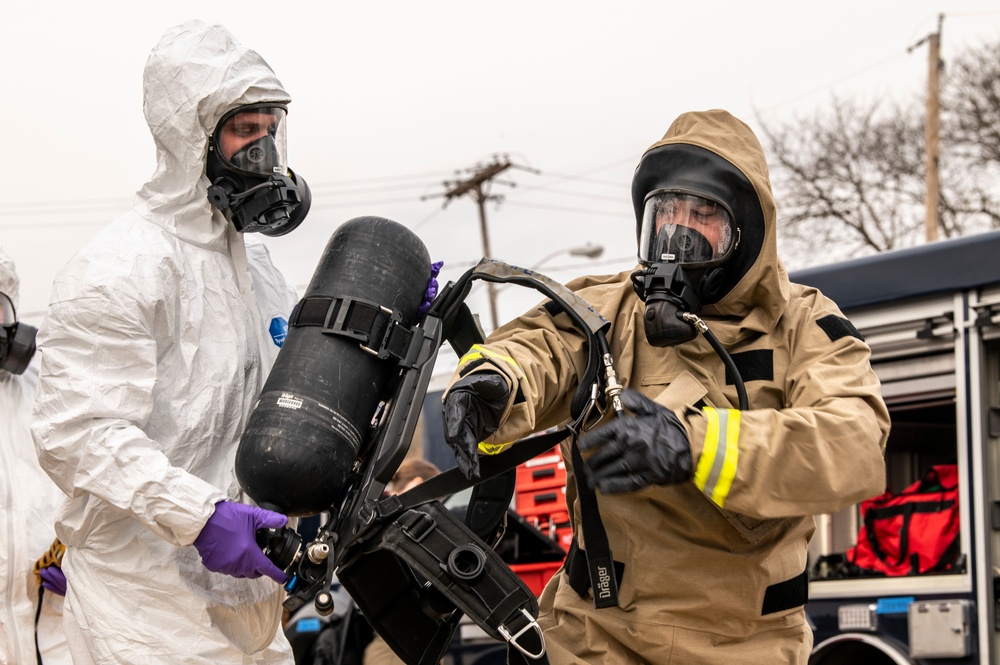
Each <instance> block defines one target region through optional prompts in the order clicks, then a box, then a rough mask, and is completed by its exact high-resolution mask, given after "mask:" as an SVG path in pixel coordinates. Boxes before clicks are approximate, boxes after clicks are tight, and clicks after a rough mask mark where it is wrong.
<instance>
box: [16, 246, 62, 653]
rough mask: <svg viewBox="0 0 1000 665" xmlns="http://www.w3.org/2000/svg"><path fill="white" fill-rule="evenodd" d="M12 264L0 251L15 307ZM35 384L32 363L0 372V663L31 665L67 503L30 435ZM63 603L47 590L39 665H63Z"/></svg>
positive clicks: (35, 361) (35, 364)
mask: <svg viewBox="0 0 1000 665" xmlns="http://www.w3.org/2000/svg"><path fill="white" fill-rule="evenodd" d="M19 286H20V283H19V280H18V277H17V272H15V268H14V262H13V260H11V258H10V257H9V256H8V255H7V254H5V253H4V252H3V250H0V293H6V294H7V296H8V297H9V298H10V299H11V302H13V304H14V307H15V309H16V308H17V306H18V290H19V289H18V287H19ZM37 384H38V356H37V355H36V356H35V357H34V358H33V359H32V361H31V364H30V365H28V368H27V369H26V370H24V373H23V374H12V373H10V372H8V371H6V370H2V369H0V414H2V415H0V589H2V591H0V593H2V594H3V596H2V598H0V664H3V665H8V664H9V665H20V664H21V663H34V662H35V613H36V611H37V609H38V586H39V585H38V579H37V578H36V577H35V574H34V570H33V569H34V565H35V561H36V560H37V559H38V558H39V557H40V556H42V554H44V553H45V552H46V551H48V549H49V547H50V546H51V545H52V541H53V540H54V539H55V537H56V534H55V529H54V523H55V519H56V513H57V512H58V511H59V506H60V505H61V504H62V502H63V500H64V499H65V498H66V497H65V496H64V495H63V493H62V492H60V491H59V488H58V487H56V486H55V485H54V484H53V483H52V481H51V480H50V479H49V477H48V476H46V475H45V472H44V471H42V469H41V467H40V466H38V457H37V456H36V455H35V446H34V444H33V443H32V442H31V433H30V432H29V431H28V424H29V422H30V421H29V418H30V416H31V403H32V401H33V400H34V398H35V387H36V386H37ZM62 607H63V599H62V598H61V597H60V596H58V595H57V594H54V593H50V592H48V591H46V592H45V593H44V594H43V596H42V612H41V614H40V615H39V617H38V647H39V651H40V653H41V655H42V661H43V663H44V664H45V665H69V664H70V663H72V661H71V660H70V658H69V649H68V648H67V646H66V635H65V633H64V632H63V628H62Z"/></svg>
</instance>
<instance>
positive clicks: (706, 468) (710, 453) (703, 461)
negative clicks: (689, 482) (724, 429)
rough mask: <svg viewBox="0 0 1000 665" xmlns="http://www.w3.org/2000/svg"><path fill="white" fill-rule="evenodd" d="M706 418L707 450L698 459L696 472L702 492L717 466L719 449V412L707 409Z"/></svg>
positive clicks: (695, 475) (698, 486) (696, 478)
mask: <svg viewBox="0 0 1000 665" xmlns="http://www.w3.org/2000/svg"><path fill="white" fill-rule="evenodd" d="M704 411H705V418H707V419H708V431H707V432H705V448H704V449H703V450H702V451H701V457H700V458H699V459H698V468H697V469H695V472H694V484H695V486H696V487H697V488H698V489H700V490H701V491H702V492H704V491H705V484H706V483H708V475H709V473H711V471H712V466H713V465H714V464H715V451H716V449H717V448H718V447H719V412H718V411H716V410H715V409H710V408H707V407H706V408H705V409H704Z"/></svg>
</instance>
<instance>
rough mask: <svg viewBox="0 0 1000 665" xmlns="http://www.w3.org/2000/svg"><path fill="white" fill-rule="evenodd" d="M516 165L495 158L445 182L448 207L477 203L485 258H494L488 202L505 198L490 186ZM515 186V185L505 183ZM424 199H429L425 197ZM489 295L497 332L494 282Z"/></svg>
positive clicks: (490, 286) (489, 284)
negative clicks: (466, 200) (467, 200)
mask: <svg viewBox="0 0 1000 665" xmlns="http://www.w3.org/2000/svg"><path fill="white" fill-rule="evenodd" d="M515 166H516V165H515V164H511V162H510V160H509V159H507V157H506V156H504V157H498V156H494V157H493V161H492V162H490V163H489V164H485V165H483V164H477V165H476V166H475V167H474V168H473V169H472V175H471V176H470V177H469V178H467V179H465V180H456V181H445V182H444V183H443V184H444V186H445V188H446V191H445V192H444V193H443V194H440V196H444V197H445V201H444V205H445V206H447V205H448V204H449V203H450V202H451V200H452V199H455V198H458V197H459V196H465V195H468V196H471V197H472V199H473V200H474V201H475V202H476V205H477V207H478V208H479V232H480V234H481V235H482V239H483V256H484V257H487V258H492V255H493V254H492V251H491V250H490V234H489V229H488V228H487V226H486V202H487V201H490V200H493V201H502V200H503V196H502V195H499V194H490V193H489V190H490V185H491V184H492V182H493V179H494V178H496V177H497V176H498V175H500V174H501V173H503V172H504V171H506V170H507V169H509V168H513V167H515ZM518 168H522V169H525V170H528V171H534V172H536V173H537V171H535V170H534V169H528V168H526V167H523V166H522V167H518ZM505 184H508V185H511V186H513V184H514V183H505ZM423 198H424V199H426V198H429V197H423ZM486 288H487V294H488V296H489V302H490V320H491V322H492V323H493V330H496V328H497V326H499V317H498V316H497V295H496V285H494V284H493V282H489V281H487V282H486Z"/></svg>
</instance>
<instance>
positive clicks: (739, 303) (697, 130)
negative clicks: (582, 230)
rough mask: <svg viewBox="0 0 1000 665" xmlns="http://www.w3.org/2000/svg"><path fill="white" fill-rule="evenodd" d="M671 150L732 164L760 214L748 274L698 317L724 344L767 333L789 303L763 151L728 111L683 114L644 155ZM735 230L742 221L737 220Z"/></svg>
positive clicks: (743, 126) (746, 128)
mask: <svg viewBox="0 0 1000 665" xmlns="http://www.w3.org/2000/svg"><path fill="white" fill-rule="evenodd" d="M670 144H689V145H694V146H698V147H700V148H703V149H705V150H708V151H710V152H712V153H715V154H716V155H718V156H719V157H721V158H722V159H724V160H726V161H727V162H729V163H731V164H732V165H733V166H735V167H736V168H737V169H739V170H740V171H741V172H742V173H743V175H745V176H746V178H747V179H748V180H749V181H750V183H751V185H752V186H753V189H754V191H755V192H756V194H757V197H758V200H759V203H760V208H761V210H762V211H763V217H764V229H763V242H762V244H761V248H760V251H759V253H758V255H757V256H756V258H755V259H753V264H752V266H751V268H750V269H749V271H748V272H747V273H746V274H745V275H743V278H742V279H741V280H740V281H739V282H738V283H737V284H736V286H735V287H734V288H733V289H732V290H730V291H729V293H727V294H726V295H725V296H723V297H722V298H721V299H720V300H719V302H717V303H715V304H712V305H708V306H706V307H705V308H704V309H703V310H702V314H703V315H704V316H706V317H711V319H713V320H712V321H710V327H711V328H712V330H713V332H715V334H716V336H718V337H719V339H720V340H721V341H722V342H723V343H724V344H727V345H728V344H732V343H734V342H736V341H737V340H738V339H741V338H743V337H745V336H747V335H749V334H753V333H766V332H769V331H770V330H771V329H772V328H773V327H774V324H775V322H776V321H777V320H778V318H779V317H780V316H781V314H782V312H783V311H784V309H785V306H786V305H787V303H788V300H789V292H790V286H789V281H788V273H787V272H786V271H785V267H784V266H783V265H782V263H781V259H779V258H778V244H777V222H776V218H777V213H776V211H775V205H774V195H773V193H772V192H771V181H770V177H769V176H768V171H767V162H766V160H765V158H764V150H763V148H762V147H761V145H760V142H759V141H758V140H757V137H756V136H755V135H754V133H753V131H752V130H751V129H750V127H748V126H747V125H746V124H745V123H744V122H742V121H741V120H739V119H737V118H736V117H734V116H733V115H731V114H730V113H728V112H727V111H721V110H711V111H697V112H690V113H684V114H682V115H680V116H679V117H678V118H677V119H676V120H674V122H673V123H672V124H671V125H670V128H669V129H667V133H666V134H665V135H664V136H663V138H662V139H661V140H660V141H657V142H656V143H654V144H653V145H652V146H650V147H649V149H648V150H647V151H646V154H648V153H649V152H650V151H652V150H655V149H657V148H660V147H662V146H665V145H670ZM736 221H737V225H739V224H740V222H741V220H736Z"/></svg>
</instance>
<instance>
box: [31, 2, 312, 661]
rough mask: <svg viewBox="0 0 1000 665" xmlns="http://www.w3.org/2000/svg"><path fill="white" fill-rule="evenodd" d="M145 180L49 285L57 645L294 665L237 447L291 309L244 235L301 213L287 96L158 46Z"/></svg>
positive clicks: (201, 47) (210, 53)
mask: <svg viewBox="0 0 1000 665" xmlns="http://www.w3.org/2000/svg"><path fill="white" fill-rule="evenodd" d="M143 97H144V98H143V111H144V114H145V117H146V121H147V123H148V125H149V128H150V130H151V132H152V134H153V139H154V142H155V144H156V158H157V168H156V172H155V173H154V175H153V176H152V179H151V180H150V181H149V182H147V183H146V184H145V185H144V186H143V187H142V188H141V189H140V190H139V192H138V193H137V194H136V197H135V202H134V205H133V209H132V211H131V212H129V213H128V214H126V215H124V216H123V217H121V218H119V219H118V220H116V221H114V222H113V223H112V224H111V225H110V226H109V227H107V228H106V229H104V230H102V231H101V232H99V233H98V234H97V235H96V236H95V237H94V238H93V239H92V240H91V241H90V242H88V243H87V244H86V245H85V246H84V247H83V248H82V249H81V250H80V251H79V252H78V253H77V254H76V255H75V256H74V257H73V258H72V259H71V260H70V261H69V263H68V264H67V265H66V266H65V267H64V268H63V269H62V270H61V271H60V272H59V274H58V275H57V277H56V279H55V282H54V284H53V288H52V295H51V301H50V304H49V309H48V313H47V316H46V320H45V323H44V325H43V331H42V333H41V334H40V335H39V349H40V352H41V356H42V363H41V378H40V383H39V389H38V397H37V399H36V402H35V410H34V418H35V420H34V422H33V424H32V434H33V436H34V440H35V446H36V449H37V452H38V457H39V460H40V462H41V464H42V466H43V468H44V469H45V470H46V471H47V472H48V474H49V475H50V476H51V477H52V479H53V480H55V482H56V483H57V484H58V485H59V487H60V488H62V490H63V491H64V492H65V493H66V494H68V495H69V496H70V498H69V500H68V502H67V503H66V505H65V506H64V508H63V510H62V512H61V514H60V516H59V521H58V522H57V525H56V531H57V534H58V536H59V538H60V539H61V540H62V542H63V543H65V545H66V548H67V549H66V554H65V557H64V559H63V570H64V571H65V573H66V577H67V579H68V590H67V593H66V603H65V607H66V615H67V618H66V621H65V625H66V632H67V637H68V640H69V644H70V648H71V651H72V653H73V657H74V660H75V662H76V664H77V665H87V664H88V663H97V664H110V663H139V662H141V663H143V664H144V665H150V664H154V663H172V664H174V663H186V664H188V665H194V664H197V663H212V664H213V665H217V664H226V663H233V664H236V663H238V664H240V665H250V664H257V663H292V651H291V648H290V646H289V644H288V641H287V639H286V638H285V636H284V634H283V632H282V631H280V630H279V627H280V623H281V614H282V607H281V603H282V601H283V599H284V597H285V592H284V590H283V589H282V586H281V583H282V582H284V581H285V577H286V576H285V574H284V573H283V572H282V571H281V570H279V569H278V568H277V567H276V566H274V564H272V563H271V562H270V561H269V560H268V559H267V557H265V556H264V555H263V552H262V551H261V550H260V548H259V547H257V546H256V543H255V533H256V531H257V530H258V529H260V528H279V527H282V526H284V525H285V524H286V523H287V519H286V517H285V516H283V515H279V514H278V513H274V512H271V511H267V510H264V509H262V508H259V507H257V506H253V505H247V504H248V502H249V499H246V498H245V497H244V495H243V493H242V492H241V490H240V487H239V485H238V482H237V480H236V478H235V472H234V459H235V455H236V449H237V445H238V442H239V437H240V434H241V432H242V431H243V428H244V425H245V423H246V421H247V419H248V417H249V414H250V411H251V409H252V407H253V405H254V402H255V400H256V398H257V396H258V393H259V391H260V388H261V386H262V384H263V382H264V379H265V376H266V374H267V373H268V371H269V369H270V367H271V365H272V363H273V361H274V359H275V357H276V355H277V353H278V350H279V347H280V345H281V343H282V342H283V340H284V335H285V332H286V330H287V319H288V316H289V315H290V313H291V310H292V307H293V305H294V300H295V293H294V290H293V289H292V288H291V287H289V286H288V284H287V283H286V281H285V279H284V278H283V277H282V275H281V273H280V272H279V271H278V270H277V269H276V268H275V267H274V266H273V265H272V263H271V260H270V258H269V255H268V252H267V250H266V249H265V247H264V245H263V244H262V243H260V242H259V241H257V240H255V239H254V238H255V236H253V235H249V233H248V232H250V231H259V232H262V233H264V234H265V235H282V234H284V233H287V232H288V231H290V230H292V229H293V228H295V227H296V226H297V225H298V224H299V223H301V221H302V218H303V216H304V215H305V212H306V211H307V210H308V188H307V187H306V185H305V182H304V181H303V180H302V179H301V178H298V177H297V176H295V175H294V174H292V173H291V171H290V170H288V168H287V165H286V163H285V161H284V149H285V129H284V119H285V112H286V109H287V104H288V102H289V101H290V97H289V95H288V93H287V92H285V90H284V89H283V87H282V85H281V83H280V82H279V81H278V79H277V78H276V76H275V74H274V72H273V71H272V70H271V68H270V66H269V65H268V64H267V63H266V62H265V61H264V59H263V58H261V56H260V55H258V54H257V53H256V52H254V51H252V50H249V49H247V48H245V47H243V46H241V45H240V44H239V43H238V42H236V40H235V39H234V38H233V37H232V35H231V34H230V33H229V32H228V31H227V30H226V29H225V28H223V27H221V26H210V25H206V24H204V23H202V22H200V21H189V22H186V23H183V24H181V25H179V26H176V27H174V28H171V29H169V30H168V31H167V32H166V33H165V34H164V35H163V37H162V38H161V40H160V42H159V43H158V44H157V46H156V47H155V48H154V49H153V51H152V52H151V54H150V56H149V59H148V60H147V62H146V67H145V71H144V76H143Z"/></svg>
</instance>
